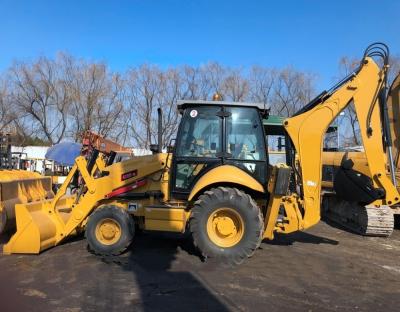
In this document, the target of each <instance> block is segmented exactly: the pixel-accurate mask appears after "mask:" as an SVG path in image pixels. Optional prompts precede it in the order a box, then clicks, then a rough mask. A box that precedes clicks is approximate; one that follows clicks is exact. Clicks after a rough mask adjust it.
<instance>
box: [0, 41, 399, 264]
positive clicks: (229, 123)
mask: <svg viewBox="0 0 400 312" xmlns="http://www.w3.org/2000/svg"><path fill="white" fill-rule="evenodd" d="M382 47H383V46H382V45H380V44H374V45H371V46H370V47H368V49H367V50H366V52H365V54H364V57H363V58H362V61H361V63H360V66H359V68H358V69H357V70H356V72H355V73H354V74H352V75H350V76H348V77H346V78H345V79H343V80H342V81H341V82H340V83H338V84H337V85H335V86H334V87H333V88H332V89H330V90H329V91H324V92H323V93H321V94H320V95H319V96H318V97H317V98H315V99H314V100H313V101H311V102H310V103H309V104H308V105H306V106H305V107H304V108H303V109H301V110H300V111H299V112H298V113H296V114H295V115H294V116H293V117H291V118H288V119H286V120H285V121H284V127H285V131H286V135H287V136H288V138H290V140H288V143H289V144H287V145H288V146H287V147H286V148H287V149H288V150H289V151H290V153H289V155H288V160H289V161H288V163H287V164H277V165H274V166H270V165H269V163H268V155H267V148H266V140H265V132H264V128H263V126H262V119H263V118H264V117H265V115H267V114H268V111H267V110H266V109H265V107H264V105H258V104H252V103H232V102H223V101H215V102H207V101H181V102H179V103H178V104H179V105H178V109H179V112H180V113H181V114H182V119H181V122H180V126H179V130H178V134H177V140H176V144H175V146H174V147H173V152H172V153H162V152H161V147H162V145H161V141H162V140H161V128H162V127H161V126H160V123H161V122H160V121H161V120H162V119H161V118H160V116H159V138H158V145H153V146H152V151H153V153H154V154H153V155H150V156H141V157H133V158H132V159H129V160H126V161H122V162H116V163H115V162H114V163H112V162H111V161H110V160H109V159H108V158H107V157H103V155H102V153H99V152H98V151H94V152H93V153H92V155H91V157H90V159H89V160H86V159H85V158H84V157H81V156H80V157H78V158H77V159H76V161H75V165H74V167H73V168H72V170H71V171H70V173H69V175H68V176H67V178H66V181H65V183H64V184H63V185H62V187H61V188H60V190H59V192H58V193H57V194H56V196H55V198H54V199H52V200H46V201H43V202H40V203H28V204H19V205H16V215H17V233H16V234H15V235H14V236H13V237H12V238H11V240H10V241H9V242H8V243H7V244H6V245H5V246H4V253H6V254H10V253H39V252H41V251H43V250H45V249H47V248H50V247H53V246H56V245H59V244H60V243H62V242H63V241H65V240H66V239H67V238H68V237H69V236H70V235H72V234H74V233H77V232H81V231H84V232H85V235H86V238H87V241H88V245H89V248H90V249H91V250H92V251H93V252H94V253H96V254H100V255H117V254H120V253H121V252H123V251H124V250H126V248H127V247H128V246H129V245H130V244H131V242H132V240H133V237H134V234H135V225H136V226H138V227H139V228H141V229H144V230H156V231H171V232H184V231H185V230H186V229H188V230H189V231H190V232H191V233H192V236H193V240H194V244H195V245H196V246H197V248H198V249H199V251H200V252H201V253H202V255H203V256H204V257H216V258H218V259H220V260H221V261H223V262H228V263H240V262H242V261H243V260H244V259H245V258H247V257H249V256H251V255H252V254H253V253H254V252H255V250H256V249H257V248H258V246H259V245H260V243H261V241H262V239H273V238H274V234H275V233H291V232H294V231H299V230H305V229H307V228H309V227H311V226H313V225H315V224H316V223H318V222H319V220H320V200H321V181H322V177H321V166H322V161H321V158H322V144H323V138H324V134H325V132H326V130H327V128H328V127H329V125H330V124H331V122H332V120H333V119H334V118H335V117H336V116H337V115H338V114H339V113H340V112H341V111H342V110H343V109H344V108H345V107H346V106H347V105H348V103H349V102H351V101H353V102H354V105H355V107H356V110H357V116H358V119H359V120H360V121H361V122H360V128H361V133H362V138H363V144H364V148H365V154H366V156H367V162H368V168H369V176H370V177H372V178H371V191H372V192H373V195H374V196H371V200H370V202H369V203H368V204H369V205H370V206H371V207H373V208H374V209H377V210H380V209H383V208H384V207H385V206H387V205H391V204H393V203H398V202H399V201H400V195H399V193H398V191H397V189H396V187H395V185H394V183H393V181H391V179H390V178H389V177H388V176H387V175H386V166H387V158H386V157H385V149H384V146H383V142H382V134H384V132H383V130H382V129H383V128H382V120H381V106H382V105H383V106H384V105H385V103H381V101H382V97H379V94H380V93H381V92H383V91H382V90H385V87H386V86H385V81H386V80H385V76H386V72H387V61H388V60H387V57H386V56H383V55H382V56H383V59H384V65H383V66H381V67H380V66H378V65H377V63H376V62H375V61H374V58H375V57H379V55H378V51H381V49H382ZM160 114H161V111H160ZM295 154H296V157H294V155H295ZM78 175H79V176H80V178H79V179H76V177H77V176H78ZM76 180H79V181H81V182H80V184H79V185H78V191H77V192H76V193H75V194H73V195H70V196H67V195H66V192H67V188H68V187H69V185H70V184H71V183H74V182H73V181H76Z"/></svg>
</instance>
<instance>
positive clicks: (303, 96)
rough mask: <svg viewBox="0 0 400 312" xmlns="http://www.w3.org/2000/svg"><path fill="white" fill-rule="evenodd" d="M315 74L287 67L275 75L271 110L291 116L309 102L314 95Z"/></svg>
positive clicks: (281, 114)
mask: <svg viewBox="0 0 400 312" xmlns="http://www.w3.org/2000/svg"><path fill="white" fill-rule="evenodd" d="M314 80H315V76H314V75H313V74H311V73H304V72H300V71H297V70H295V69H294V68H292V67H287V68H285V69H283V70H281V71H279V73H278V74H277V75H276V77H275V83H274V88H273V90H274V97H273V104H272V107H271V109H272V112H273V113H275V114H277V115H280V116H291V115H292V114H294V113H295V112H296V111H297V110H299V109H300V108H301V107H303V106H305V105H306V104H307V103H309V102H310V101H311V100H312V98H313V96H314V93H315V92H314Z"/></svg>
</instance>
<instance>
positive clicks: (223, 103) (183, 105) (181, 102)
mask: <svg viewBox="0 0 400 312" xmlns="http://www.w3.org/2000/svg"><path fill="white" fill-rule="evenodd" d="M205 105H211V106H212V105H215V106H236V107H254V108H257V109H259V110H260V111H264V112H266V111H268V110H269V109H268V107H267V106H266V105H264V104H263V103H247V102H229V101H194V100H179V101H178V110H179V111H181V110H183V109H185V108H187V107H194V106H205Z"/></svg>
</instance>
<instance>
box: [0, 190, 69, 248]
mask: <svg viewBox="0 0 400 312" xmlns="http://www.w3.org/2000/svg"><path fill="white" fill-rule="evenodd" d="M73 200H74V197H72V196H71V197H70V196H68V197H63V198H61V199H60V200H59V201H58V203H57V207H56V210H55V212H52V209H51V204H52V201H51V200H45V201H41V202H35V203H29V204H17V205H16V206H15V214H16V223H17V232H16V233H15V234H14V235H13V236H12V237H11V239H10V241H9V242H8V243H7V244H6V245H4V247H3V253H5V254H12V253H29V254H38V253H40V252H41V251H42V250H45V249H48V248H50V247H53V246H55V245H57V244H58V243H59V242H60V241H61V240H62V238H63V237H62V236H61V233H62V229H63V228H64V224H65V222H66V220H67V219H68V217H69V215H70V213H69V212H68V211H70V207H71V206H72V203H73Z"/></svg>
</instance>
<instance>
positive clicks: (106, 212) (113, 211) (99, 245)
mask: <svg viewBox="0 0 400 312" xmlns="http://www.w3.org/2000/svg"><path fill="white" fill-rule="evenodd" d="M85 235H86V239H87V241H88V245H89V249H90V250H91V251H92V252H93V253H95V254H97V255H101V256H117V255H120V254H121V253H123V252H124V251H125V250H126V249H127V248H128V247H129V246H130V244H131V243H132V241H133V237H134V235H135V224H134V221H133V219H132V217H131V216H130V215H129V214H128V213H127V212H126V211H125V210H123V209H122V208H118V207H116V206H104V207H101V208H98V209H97V210H95V211H94V212H93V213H92V214H91V215H90V217H89V220H88V223H87V226H86V232H85Z"/></svg>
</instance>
